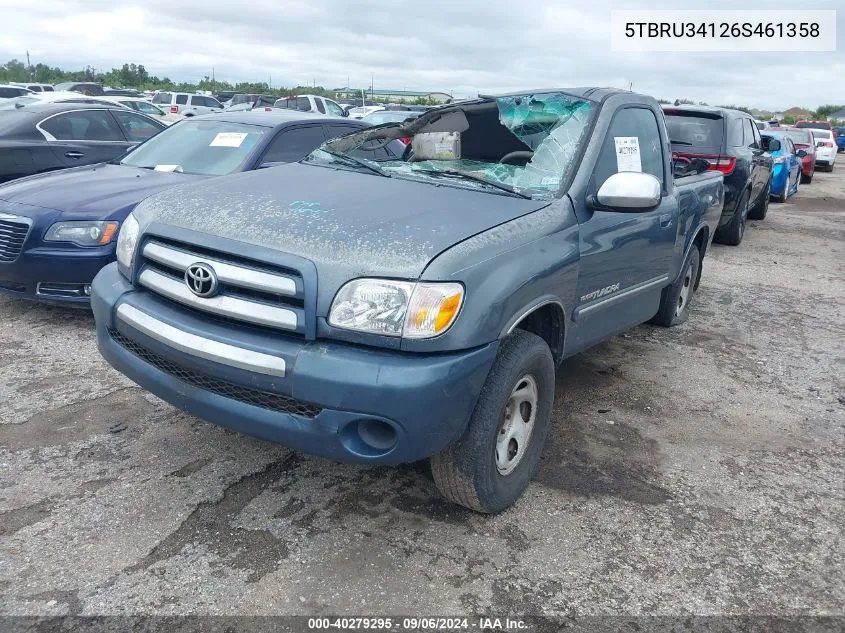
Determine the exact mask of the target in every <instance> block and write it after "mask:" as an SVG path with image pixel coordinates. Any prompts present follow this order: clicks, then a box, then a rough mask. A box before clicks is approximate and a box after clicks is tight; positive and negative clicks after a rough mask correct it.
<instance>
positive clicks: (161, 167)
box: [154, 165, 182, 171]
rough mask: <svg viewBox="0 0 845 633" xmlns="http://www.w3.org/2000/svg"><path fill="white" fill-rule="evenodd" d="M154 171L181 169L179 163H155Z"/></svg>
mask: <svg viewBox="0 0 845 633" xmlns="http://www.w3.org/2000/svg"><path fill="white" fill-rule="evenodd" d="M154 171H182V167H181V166H180V165H156V166H155V168H154Z"/></svg>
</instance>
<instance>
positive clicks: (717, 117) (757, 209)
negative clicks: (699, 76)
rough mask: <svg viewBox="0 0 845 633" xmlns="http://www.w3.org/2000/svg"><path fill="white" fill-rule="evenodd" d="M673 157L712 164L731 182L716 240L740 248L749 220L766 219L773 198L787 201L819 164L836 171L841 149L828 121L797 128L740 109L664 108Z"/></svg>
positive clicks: (812, 122) (728, 185) (685, 160)
mask: <svg viewBox="0 0 845 633" xmlns="http://www.w3.org/2000/svg"><path fill="white" fill-rule="evenodd" d="M664 114H665V116H666V125H667V127H668V129H669V137H670V143H671V147H672V152H673V155H674V156H675V159H676V160H678V161H682V162H685V163H687V164H689V163H691V162H692V161H694V160H706V161H707V162H708V163H709V169H711V170H717V171H720V172H722V173H723V174H724V178H725V204H724V208H723V209H722V217H721V219H720V221H719V227H718V230H717V231H716V235H715V239H716V241H718V242H720V243H722V244H728V245H733V246H736V245H739V244H740V243H741V242H742V238H743V236H744V234H745V229H746V226H747V221H748V219H752V220H762V219H764V218H765V217H766V214H767V212H768V208H769V200H770V199H773V200H776V201H779V202H785V201H786V200H787V198H789V196H791V195H793V194H795V193H796V192H797V191H798V187H799V185H800V184H801V183H802V182H804V183H807V184H809V183H810V182H811V181H812V179H813V174H814V173H815V168H816V167H817V166H819V167H822V168H825V169H828V170H832V169H833V166H834V163H835V160H836V153H837V147H836V143H835V141H834V136H833V135H834V131H833V130H832V129H831V126H830V123H828V122H826V121H821V122H819V121H801V122H798V123H797V124H796V125H795V126H792V127H780V126H775V125H771V124H764V125H760V122H759V121H755V120H754V119H753V117H752V116H751V115H749V114H746V113H745V112H742V111H739V110H732V109H729V108H712V107H708V106H664Z"/></svg>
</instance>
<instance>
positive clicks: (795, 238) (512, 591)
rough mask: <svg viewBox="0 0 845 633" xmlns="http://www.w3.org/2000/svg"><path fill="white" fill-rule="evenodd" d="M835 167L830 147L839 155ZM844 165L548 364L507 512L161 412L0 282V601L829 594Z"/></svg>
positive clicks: (393, 603) (807, 604)
mask: <svg viewBox="0 0 845 633" xmlns="http://www.w3.org/2000/svg"><path fill="white" fill-rule="evenodd" d="M840 162H842V163H845V161H840ZM843 261H845V164H843V165H841V166H838V167H837V171H836V172H835V173H833V174H827V173H817V174H816V176H815V180H814V181H813V183H812V185H804V186H802V187H801V190H800V192H799V194H798V195H797V196H796V197H795V198H793V199H791V200H790V202H789V203H787V204H780V205H779V204H772V206H771V208H770V211H769V217H768V218H767V219H766V220H765V221H763V222H754V223H751V225H750V227H749V230H748V233H747V235H746V239H745V243H744V244H743V245H742V246H741V247H739V248H732V247H723V246H714V247H713V249H712V251H711V252H710V253H708V255H707V259H706V260H705V268H704V278H703V282H702V285H701V289H700V292H699V295H698V297H697V299H696V303H695V305H694V309H693V314H692V316H691V318H690V320H689V322H688V323H686V324H685V325H683V326H681V327H678V328H675V329H672V330H665V329H662V328H654V327H650V326H642V327H639V328H637V329H635V330H633V331H631V332H629V333H628V334H625V335H623V336H619V337H617V338H615V339H614V340H612V341H610V342H608V343H606V344H603V345H600V346H598V347H596V348H594V349H592V350H590V351H588V352H586V353H583V354H581V355H579V356H577V357H575V358H573V359H571V360H569V361H567V362H566V363H565V365H564V367H563V368H562V370H561V371H560V373H559V376H558V381H557V386H558V395H557V400H556V402H555V413H554V428H553V430H552V433H551V439H550V444H549V445H548V446H547V450H546V453H545V456H544V460H543V467H542V472H541V474H540V475H539V478H538V480H537V481H536V482H535V483H534V484H533V485H532V486H531V487H530V489H529V491H528V492H527V494H526V495H525V497H523V499H522V500H521V501H520V502H519V503H518V504H517V505H516V506H515V507H514V508H512V509H511V510H509V511H507V512H505V513H503V514H501V515H499V516H496V517H485V516H480V515H476V514H473V513H471V512H468V511H463V510H461V509H460V508H456V507H453V506H450V505H448V504H446V503H444V502H442V501H441V500H440V499H439V498H438V495H437V493H436V491H435V489H434V485H433V483H432V481H431V479H430V477H429V476H428V474H427V472H426V470H425V469H424V468H423V467H421V466H407V467H402V468H381V467H379V468H372V467H358V466H348V465H339V464H335V463H331V462H327V461H324V460H322V459H318V458H313V457H309V456H305V455H300V454H295V453H292V452H290V451H289V450H287V449H285V448H283V447H281V446H276V445H273V444H268V443H265V442H262V441H257V440H254V439H251V438H248V437H244V436H241V435H237V434H234V433H231V432H227V431H224V430H222V429H220V428H218V427H215V426H212V425H210V424H206V423H204V422H201V421H199V420H197V419H195V418H192V417H190V416H188V415H185V414H183V413H180V412H178V411H176V410H174V409H173V408H171V407H170V406H169V405H167V404H165V403H163V402H162V401H160V400H157V399H156V398H154V397H152V396H150V395H147V394H145V393H144V391H142V390H141V389H140V388H138V387H135V386H133V385H132V384H131V383H130V382H129V381H128V380H126V379H124V378H123V377H122V376H120V375H119V374H118V373H117V372H115V371H113V370H112V369H111V368H110V367H109V366H108V365H107V364H106V363H105V362H104V361H102V360H101V359H100V357H99V355H98V353H97V350H96V347H95V342H94V332H93V320H92V318H91V316H90V314H87V313H84V312H79V311H68V310H63V309H58V308H53V307H44V306H40V305H34V304H30V303H23V302H20V301H13V300H8V299H0V420H1V421H2V425H0V613H4V614H67V613H71V614H74V613H81V614H103V613H109V614H111V613H158V614H181V613H207V614H217V613H226V614H294V613H298V614H312V613H327V612H334V613H347V614H368V613H382V614H384V613H394V614H409V613H411V614H428V615H431V614H442V613H452V614H458V613H464V614H469V613H479V612H490V611H492V612H494V613H497V614H499V615H504V614H508V613H513V614H558V615H560V614H567V615H572V614H578V615H589V614H631V615H636V614H689V613H696V614H722V613H731V614H772V615H777V614H782V615H786V614H839V615H843V614H845V579H843V569H845V539H843V525H845V512H843V509H844V508H845V503H843V496H845V459H843V458H845V432H844V431H845V378H844V377H845V356H843V355H845V343H844V342H845V284H843V272H842V267H843Z"/></svg>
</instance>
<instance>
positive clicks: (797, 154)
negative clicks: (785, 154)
mask: <svg viewBox="0 0 845 633" xmlns="http://www.w3.org/2000/svg"><path fill="white" fill-rule="evenodd" d="M795 155H796V156H797V157H798V158H804V157H805V156H806V155H807V152H806V151H805V150H803V149H799V150H798V151H797V152H795Z"/></svg>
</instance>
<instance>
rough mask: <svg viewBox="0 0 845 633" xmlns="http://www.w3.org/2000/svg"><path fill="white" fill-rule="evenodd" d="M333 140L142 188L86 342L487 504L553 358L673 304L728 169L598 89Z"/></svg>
mask: <svg viewBox="0 0 845 633" xmlns="http://www.w3.org/2000/svg"><path fill="white" fill-rule="evenodd" d="M326 134H327V138H328V139H329V140H327V142H326V143H325V144H323V145H322V146H321V147H320V148H318V149H317V150H315V151H314V152H312V153H311V154H310V155H309V156H308V157H306V159H304V160H303V161H302V162H300V163H293V164H290V165H286V166H280V167H275V168H272V169H264V170H259V171H256V172H250V173H246V174H239V175H234V176H229V177H223V178H219V179H214V180H212V181H203V182H202V183H198V184H196V185H194V184H189V185H186V186H181V187H179V188H177V189H170V190H167V191H165V192H162V193H159V194H156V195H154V196H153V197H151V198H148V199H147V200H146V201H144V202H142V203H141V204H139V205H138V207H137V208H136V209H135V211H134V212H133V213H132V215H130V216H129V218H128V219H127V221H126V222H125V223H124V225H123V227H122V228H121V232H120V235H119V238H118V244H117V262H116V263H114V264H112V265H109V266H107V267H106V268H104V269H103V270H102V271H101V272H100V273H99V274H98V275H97V277H96V279H95V280H94V283H93V288H92V305H93V309H94V314H95V318H96V324H97V337H98V344H99V348H100V350H101V352H102V354H103V356H104V357H105V358H106V359H107V360H108V362H109V363H111V365H113V366H114V367H115V368H117V369H118V370H119V371H121V372H123V373H124V374H125V375H126V376H128V377H129V378H131V379H132V380H133V381H135V382H136V383H138V384H139V385H141V386H142V387H144V388H146V389H148V390H149V391H151V392H153V393H154V394H156V395H157V396H159V397H161V398H163V399H164V400H166V401H168V402H169V403H171V404H173V405H174V406H176V407H178V408H180V409H183V410H185V411H188V412H190V413H192V414H194V415H196V416H198V417H200V418H202V419H205V420H208V421H211V422H214V423H216V424H220V425H223V426H225V427H228V428H230V429H234V430H236V431H240V432H243V433H246V434H250V435H254V436H258V437H261V438H265V439H267V440H271V441H274V442H280V443H282V444H284V445H287V446H289V447H291V448H293V449H296V450H300V451H305V452H308V453H312V454H317V455H321V456H324V457H326V458H329V459H333V460H340V461H348V462H363V463H371V464H375V463H386V464H397V463H402V462H413V461H417V460H422V459H426V458H427V459H429V460H430V465H431V469H432V472H433V476H434V481H435V483H436V485H437V487H438V489H439V490H440V491H441V493H442V494H443V495H444V496H445V497H446V498H447V499H449V500H451V501H453V502H456V503H458V504H461V505H464V506H466V507H468V508H471V509H473V510H476V511H479V512H485V513H494V512H498V511H501V510H503V509H504V508H507V507H508V506H510V505H511V504H512V503H514V501H515V500H516V499H517V498H518V497H519V496H520V494H521V493H522V492H523V491H524V490H525V489H526V487H527V486H528V484H529V482H530V480H531V479H532V477H533V475H534V474H535V472H536V471H537V468H538V466H539V463H540V458H541V453H542V449H543V444H544V442H545V439H546V434H547V432H548V430H549V426H550V418H551V413H552V402H553V399H554V389H555V372H556V369H557V367H558V366H559V364H560V362H561V360H563V359H564V358H566V357H568V356H571V355H573V354H576V353H578V352H580V351H581V350H584V349H586V348H588V347H590V346H592V345H595V344H596V343H598V342H600V341H603V340H605V339H607V338H609V337H612V336H614V335H615V334H617V333H619V332H621V331H623V330H625V329H627V328H630V327H632V326H635V325H637V324H640V323H643V322H645V321H649V320H651V321H652V322H654V323H657V324H660V325H663V326H672V325H676V324H679V323H682V322H684V321H685V320H686V319H687V317H688V315H689V312H690V304H691V302H692V300H693V295H694V293H695V291H696V288H697V287H698V284H699V281H700V278H701V271H702V261H703V259H704V256H705V254H706V252H707V250H708V249H709V247H710V244H711V240H712V238H713V233H714V231H715V229H716V227H717V224H718V221H719V217H720V214H721V209H722V203H723V181H722V174H721V173H719V172H718V171H715V170H710V171H708V169H707V168H708V164H707V163H706V161H699V162H700V163H701V164H700V165H696V164H692V165H690V164H687V163H685V164H684V165H682V166H675V165H673V163H672V161H671V150H670V146H669V139H668V137H667V135H666V128H665V125H664V119H663V113H662V112H661V109H660V106H659V105H658V104H657V102H656V101H655V100H654V99H652V98H650V97H646V96H642V95H638V94H634V93H631V92H625V91H619V90H612V89H603V88H577V89H568V90H543V91H534V92H526V93H518V94H507V95H501V96H483V97H479V98H478V99H474V100H471V101H464V102H460V103H456V104H452V105H448V106H445V107H441V108H438V109H435V110H431V111H429V112H427V113H425V114H423V115H422V116H420V117H419V118H417V119H415V120H413V121H410V122H403V123H398V124H396V123H394V124H385V125H381V126H376V127H372V128H367V129H365V130H362V131H358V132H355V133H352V134H347V135H345V136H342V137H339V138H331V136H332V135H331V134H330V133H329V130H326ZM400 138H402V139H409V143H408V145H407V148H406V149H405V150H404V154H403V155H402V156H401V158H397V157H396V156H391V155H389V154H388V153H387V152H384V151H383V148H384V147H386V145H387V144H388V143H390V142H392V141H393V140H395V139H400ZM212 142H213V141H212ZM564 379H565V378H564Z"/></svg>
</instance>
